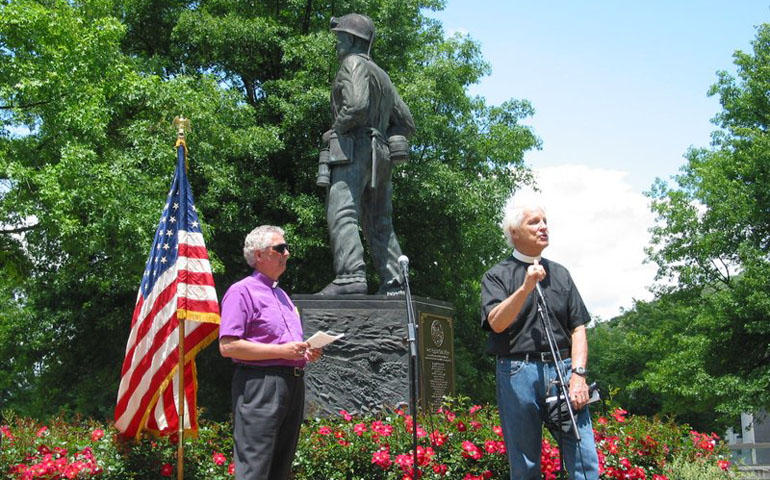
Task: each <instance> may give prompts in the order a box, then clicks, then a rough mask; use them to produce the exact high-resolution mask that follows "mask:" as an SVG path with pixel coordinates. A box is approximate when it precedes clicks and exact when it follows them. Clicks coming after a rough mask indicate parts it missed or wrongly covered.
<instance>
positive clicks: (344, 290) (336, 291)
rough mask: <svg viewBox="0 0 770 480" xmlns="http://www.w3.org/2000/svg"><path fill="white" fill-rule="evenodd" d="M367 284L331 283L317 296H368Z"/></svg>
mask: <svg viewBox="0 0 770 480" xmlns="http://www.w3.org/2000/svg"><path fill="white" fill-rule="evenodd" d="M366 290H367V289H366V282H348V283H335V282H333V281H332V282H331V283H329V284H328V285H327V286H325V287H324V288H323V289H322V290H321V291H320V292H318V293H316V295H366Z"/></svg>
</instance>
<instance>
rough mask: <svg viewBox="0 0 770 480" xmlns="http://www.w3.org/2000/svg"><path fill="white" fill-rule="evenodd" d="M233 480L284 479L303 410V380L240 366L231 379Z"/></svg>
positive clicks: (278, 370)
mask: <svg viewBox="0 0 770 480" xmlns="http://www.w3.org/2000/svg"><path fill="white" fill-rule="evenodd" d="M232 393H233V440H234V448H233V451H234V452H233V457H234V460H235V478H236V479H237V480H287V479H288V478H289V473H290V471H291V463H292V460H293V459H294V452H295V451H296V450H297V441H298V440H299V429H300V426H301V424H302V417H303V415H304V408H305V380H304V378H302V377H295V376H293V375H292V374H291V369H290V368H280V367H265V368H260V367H254V368H252V367H242V366H238V367H236V368H235V374H234V375H233V386H232Z"/></svg>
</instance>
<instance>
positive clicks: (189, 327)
mask: <svg viewBox="0 0 770 480" xmlns="http://www.w3.org/2000/svg"><path fill="white" fill-rule="evenodd" d="M185 154H186V147H185V144H184V142H183V141H181V140H180V141H178V142H177V165H176V172H175V173H174V180H173V181H172V183H171V190H170V191H169V193H168V199H167V201H166V205H165V207H164V208H163V213H162V215H161V217H160V223H159V224H158V229H157V230H156V232H155V238H154V239H153V242H152V248H151V249H150V255H149V257H148V258H147V265H146V267H145V270H144V276H143V278H142V283H141V285H140V286H139V294H138V295H137V298H136V307H135V308H134V315H133V318H132V319H131V333H130V334H129V338H128V344H127V345H126V356H125V359H124V360H123V369H122V371H121V378H120V388H119V390H118V401H117V406H116V407H115V426H116V427H117V428H118V430H119V431H120V432H121V433H122V434H123V435H125V436H128V437H134V438H138V437H139V435H140V433H141V432H142V430H148V431H150V432H153V433H156V434H165V433H172V432H175V431H177V430H178V428H179V415H178V412H177V410H178V395H179V394H178V392H179V387H178V381H179V379H178V377H179V375H178V373H177V372H178V366H179V348H178V345H179V323H180V321H182V322H183V321H184V320H188V321H187V322H185V324H184V327H185V337H184V389H185V395H184V396H185V404H184V428H185V430H186V431H190V432H197V429H198V424H197V412H196V407H197V405H196V396H197V395H196V392H197V387H198V386H197V383H196V372H195V355H196V354H197V353H198V352H199V351H200V350H201V349H203V348H205V347H206V346H207V345H208V344H209V343H211V342H212V341H213V340H214V339H215V338H216V337H217V331H218V329H219V304H218V302H217V293H216V290H215V289H214V278H213V277H212V275H211V264H210V263H209V256H208V252H207V251H206V245H205V244H204V242H203V235H202V234H201V228H200V223H199V222H198V214H197V211H196V209H195V205H194V203H193V196H192V191H191V189H190V184H189V183H188V181H187V172H186V169H185Z"/></svg>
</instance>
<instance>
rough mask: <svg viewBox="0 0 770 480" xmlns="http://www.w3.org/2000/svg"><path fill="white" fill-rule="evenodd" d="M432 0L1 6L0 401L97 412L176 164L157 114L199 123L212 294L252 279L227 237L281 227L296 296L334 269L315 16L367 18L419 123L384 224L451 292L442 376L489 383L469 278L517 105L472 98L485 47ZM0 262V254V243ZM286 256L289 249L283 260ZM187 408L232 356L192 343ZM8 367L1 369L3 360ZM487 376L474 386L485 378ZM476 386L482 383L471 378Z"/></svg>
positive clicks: (416, 280) (520, 109) (508, 167)
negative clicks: (192, 391) (448, 24)
mask: <svg viewBox="0 0 770 480" xmlns="http://www.w3.org/2000/svg"><path fill="white" fill-rule="evenodd" d="M441 6H442V4H441V2H438V1H417V0H410V1H395V0H368V1H343V2H312V1H303V2H299V1H288V2H252V3H244V2H240V1H235V0H204V1H199V2H175V1H168V0H82V1H79V2H70V1H66V0H49V1H33V0H19V1H13V2H2V1H0V57H2V58H0V108H1V110H0V112H2V117H0V118H2V122H3V127H4V128H3V129H2V130H1V132H2V133H0V180H2V182H3V185H4V188H3V189H2V190H0V239H2V242H3V246H4V247H5V245H8V246H9V250H8V251H9V252H10V253H9V255H8V256H6V254H5V253H4V254H3V257H2V260H3V264H2V265H0V267H2V269H3V273H4V274H5V273H8V272H10V271H12V270H13V271H16V272H21V271H23V272H24V274H23V275H20V276H17V277H16V280H14V281H10V280H8V279H10V278H11V277H10V276H6V277H3V280H0V294H1V295H2V298H1V299H2V300H6V299H9V300H12V301H8V302H7V303H6V304H7V305H8V307H7V308H6V307H4V308H3V313H2V315H0V320H1V321H2V323H0V339H2V340H3V341H2V343H0V358H1V359H3V362H6V363H11V364H13V365H14V368H13V369H8V370H7V372H9V373H8V375H7V376H3V377H0V395H1V396H2V397H1V398H0V400H2V401H3V403H4V404H6V405H9V406H12V407H14V408H17V409H19V410H22V411H24V413H29V414H33V415H40V414H45V413H48V412H51V411H56V410H59V409H64V410H65V411H66V410H71V411H78V412H83V413H87V414H92V415H98V416H104V417H108V416H110V415H111V414H112V408H113V407H114V399H115V395H116V392H117V382H118V377H119V368H120V364H121V361H122V355H123V350H124V348H125V341H126V338H127V335H128V328H129V323H130V322H129V320H130V317H131V312H132V309H133V304H134V301H135V298H136V289H137V288H138V284H139V280H140V276H141V272H142V271H143V266H144V261H145V258H146V255H147V251H148V249H149V245H150V241H151V237H152V234H153V232H154V228H155V224H156V222H157V218H158V216H159V214H160V211H161V209H162V202H163V199H164V197H165V193H166V190H167V188H168V184H169V181H170V177H171V174H172V173H173V168H174V158H173V157H174V156H173V149H172V148H171V142H172V140H173V132H172V131H171V130H170V128H169V127H168V126H169V125H170V122H171V119H172V118H173V117H174V116H175V115H179V114H184V115H185V116H187V117H189V118H191V119H192V121H193V131H192V132H191V133H190V134H189V135H188V146H189V147H190V178H191V182H192V184H193V185H192V186H193V191H194V192H195V194H196V204H197V206H198V209H199V211H200V214H201V217H202V220H203V223H204V236H205V237H206V241H207V246H208V247H209V252H210V255H211V256H212V263H213V265H214V268H215V279H216V282H217V285H218V289H219V292H220V295H221V294H222V293H224V290H225V289H226V288H227V287H228V286H229V285H230V284H231V283H232V282H233V281H235V280H236V279H239V278H241V277H242V276H244V275H246V274H247V273H248V272H247V266H246V265H245V263H244V262H243V260H242V257H241V252H240V250H241V246H242V242H243V237H244V235H245V233H246V232H248V231H249V230H250V229H251V228H253V227H254V226H255V225H258V224H260V223H273V224H278V225H282V226H283V227H284V228H286V230H287V232H288V237H289V238H290V239H291V240H290V241H291V242H292V245H293V246H294V248H293V250H292V254H293V256H294V258H295V261H294V262H291V263H290V269H289V271H288V272H287V274H286V276H285V280H284V281H283V282H282V283H283V284H284V285H285V286H286V288H287V289H288V290H289V291H291V292H295V293H305V292H313V291H317V290H318V289H320V287H321V286H323V285H324V284H325V283H326V282H328V281H329V279H330V277H331V275H332V274H331V255H330V253H329V248H328V240H327V233H326V225H325V220H324V212H323V197H324V191H323V190H322V189H319V188H317V187H316V186H315V172H316V170H317V154H318V144H319V143H320V141H319V140H320V135H321V133H322V132H323V131H325V130H326V129H327V128H328V126H329V124H330V116H329V113H328V112H329V85H330V84H331V80H332V78H333V76H334V73H335V72H336V69H337V61H336V58H335V56H334V48H333V44H334V37H333V36H332V35H331V34H330V32H329V31H328V28H329V18H330V17H331V16H334V15H341V14H344V13H347V12H349V11H358V12H362V13H366V14H369V15H370V16H371V17H373V19H374V21H375V24H376V25H377V28H378V34H377V41H376V43H375V47H374V50H373V53H374V56H375V59H376V61H377V62H378V63H379V64H380V65H382V66H383V67H384V68H385V69H386V70H387V71H389V72H390V74H391V77H392V78H393V80H394V83H396V86H397V88H398V89H399V91H400V92H401V93H402V96H403V98H404V100H405V101H406V102H407V104H408V105H409V106H410V108H411V110H412V113H413V114H414V117H415V120H416V123H417V125H418V132H417V134H416V135H415V137H414V138H413V139H412V156H411V159H412V160H411V161H410V162H409V163H407V164H406V165H404V166H402V167H399V168H398V169H397V170H396V172H395V174H394V183H395V192H396V193H395V200H394V202H395V205H396V212H395V215H394V222H395V227H396V232H397V233H398V234H399V236H400V238H401V243H402V247H403V249H404V251H405V252H406V253H407V254H408V255H409V256H410V258H411V265H412V272H413V280H412V285H413V290H414V293H415V294H416V295H427V296H431V297H435V298H440V299H443V300H447V301H451V302H453V303H454V305H455V307H456V309H457V323H456V338H457V348H456V352H457V355H458V366H459V368H458V376H459V378H458V383H459V385H460V388H461V390H462V391H466V392H471V391H476V392H482V391H484V390H486V391H487V392H493V389H491V388H490V389H478V388H474V387H476V385H477V384H478V381H479V380H480V379H481V380H483V381H485V382H491V374H490V372H491V370H492V368H491V366H490V363H491V362H489V360H488V359H486V358H485V356H484V355H483V354H482V352H481V350H482V344H483V337H484V335H483V334H482V333H481V332H480V329H479V327H478V324H479V319H478V289H479V286H478V279H479V278H480V276H481V274H482V273H483V272H484V271H485V270H486V269H487V268H489V266H491V265H492V264H494V263H495V262H496V261H497V260H498V259H499V258H500V257H501V256H502V255H503V254H504V252H505V248H504V244H503V241H502V237H501V235H500V234H499V232H498V229H497V227H496V226H495V224H496V221H497V220H498V218H497V216H498V211H499V207H500V205H501V204H502V201H503V200H504V198H505V197H506V196H507V195H508V194H509V193H510V192H511V191H512V190H513V189H514V188H515V186H516V185H518V184H520V183H523V182H528V181H530V180H531V179H530V175H529V171H528V170H527V169H526V167H525V166H524V164H523V154H524V152H525V151H526V150H528V149H531V148H536V147H538V145H539V140H538V139H537V138H536V137H535V136H534V135H533V133H532V131H531V130H530V128H529V127H526V126H522V125H521V120H522V119H524V118H526V117H528V116H530V115H532V113H533V112H532V108H531V106H530V105H529V104H528V103H527V102H526V101H518V100H511V101H508V102H505V103H504V104H502V105H500V106H488V105H486V103H485V101H484V100H483V99H482V98H479V97H471V96H469V95H468V94H467V88H468V86H469V85H471V84H473V83H475V82H477V81H479V79H480V78H481V77H482V76H483V75H485V74H487V73H488V71H489V67H488V65H487V64H486V63H485V62H484V61H483V60H482V58H481V55H480V51H479V46H478V44H476V43H475V42H473V41H472V40H471V39H469V38H467V37H462V36H454V37H452V38H448V39H447V38H445V37H444V34H443V30H442V28H441V26H440V24H439V23H438V22H436V21H434V20H431V19H428V18H427V17H425V16H424V15H423V13H422V11H423V9H425V8H428V9H438V8H441ZM6 259H7V260H6ZM297 259H301V262H300V261H296V260H297ZM199 358H200V363H199V377H200V386H201V390H200V394H201V404H202V405H204V406H205V407H207V408H208V409H209V413H210V414H211V415H212V416H215V417H216V416H221V415H224V414H225V412H227V410H229V408H228V405H229V400H228V399H227V398H228V393H227V392H228V388H227V386H226V385H227V381H228V380H227V375H225V374H223V373H224V372H225V371H226V369H227V368H228V364H227V362H225V361H223V360H222V359H221V358H219V355H218V353H217V352H216V349H214V348H209V349H206V350H205V351H204V353H203V354H202V355H201V356H200V357H199ZM3 372H4V373H5V372H6V369H3ZM487 384H488V385H489V384H490V383H487ZM481 395H482V396H481V397H480V398H479V400H484V399H489V397H490V396H491V395H492V394H491V393H487V394H486V397H484V396H483V394H481Z"/></svg>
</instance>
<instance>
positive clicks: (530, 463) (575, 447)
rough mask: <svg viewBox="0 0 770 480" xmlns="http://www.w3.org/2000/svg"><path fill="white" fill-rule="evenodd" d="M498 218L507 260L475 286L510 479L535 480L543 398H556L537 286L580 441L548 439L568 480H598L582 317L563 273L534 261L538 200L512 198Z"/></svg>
mask: <svg viewBox="0 0 770 480" xmlns="http://www.w3.org/2000/svg"><path fill="white" fill-rule="evenodd" d="M503 213H504V215H503V221H502V223H501V227H502V229H503V233H504V234H505V237H506V240H507V241H508V244H509V245H510V246H511V247H513V254H512V255H511V256H509V257H508V258H506V259H505V260H503V261H502V262H500V263H498V264H497V265H495V266H494V267H492V268H491V269H490V270H489V271H488V272H487V273H485V274H484V277H483V278H482V283H481V309H482V317H481V326H482V328H483V329H484V330H488V331H489V338H488V341H487V351H488V353H490V354H492V355H495V356H496V360H497V361H496V379H497V402H498V407H499V410H500V420H501V424H502V428H503V436H504V439H505V446H506V449H507V451H508V462H509V463H510V467H511V473H510V478H511V480H514V479H516V480H536V479H540V475H541V473H540V454H541V443H542V438H541V436H542V428H543V422H544V421H546V420H547V419H548V414H549V408H548V405H547V404H546V398H547V397H548V396H552V395H556V393H557V390H556V386H555V385H554V380H555V379H558V374H557V372H556V370H555V362H554V361H553V357H552V355H551V352H550V348H549V344H548V340H547V337H546V334H545V331H544V330H543V324H542V323H541V319H540V318H539V314H538V309H537V303H538V299H537V293H536V292H535V286H536V285H537V284H538V283H540V286H541V289H542V291H543V295H544V296H545V299H546V304H547V305H548V318H549V320H550V326H551V330H552V331H553V334H554V337H555V340H556V343H557V348H558V350H559V353H560V355H561V357H562V359H563V366H562V367H561V368H562V372H565V374H566V376H565V381H567V382H568V383H569V397H570V401H571V402H572V405H573V406H574V408H575V415H576V420H577V425H578V431H579V433H580V437H581V440H580V442H577V441H576V440H575V436H574V432H572V431H571V430H570V431H569V432H568V433H565V432H563V431H562V432H557V431H552V433H553V434H554V437H555V438H556V439H557V440H558V441H559V443H560V449H561V452H562V455H563V458H564V464H565V467H566V469H567V471H568V473H569V478H570V479H581V480H583V479H586V480H587V479H598V478H599V471H598V469H599V459H598V456H597V453H596V446H595V444H594V436H593V428H592V426H591V416H590V413H589V412H588V407H587V406H586V404H587V402H588V399H589V391H588V386H587V383H586V374H587V372H586V362H587V360H588V343H587V341H586V332H585V325H586V324H587V323H588V322H589V321H590V316H589V314H588V311H587V310H586V307H585V305H584V304H583V300H582V299H581V297H580V294H579V293H578V290H577V288H576V287H575V284H574V283H573V282H572V277H571V276H570V274H569V272H568V271H567V269H566V268H564V267H563V266H561V265H560V264H558V263H556V262H552V261H550V260H547V259H544V258H542V257H541V253H542V252H543V250H544V249H545V248H546V247H547V246H548V242H549V237H548V224H547V220H546V214H545V208H544V207H543V206H542V202H541V201H540V199H539V197H537V196H535V195H534V194H533V193H520V194H517V195H514V196H512V197H511V198H510V199H509V200H508V202H507V204H506V206H505V210H504V212H503ZM570 428H571V427H570Z"/></svg>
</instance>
